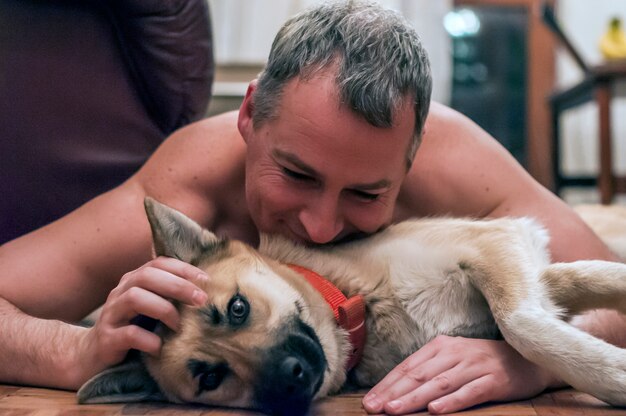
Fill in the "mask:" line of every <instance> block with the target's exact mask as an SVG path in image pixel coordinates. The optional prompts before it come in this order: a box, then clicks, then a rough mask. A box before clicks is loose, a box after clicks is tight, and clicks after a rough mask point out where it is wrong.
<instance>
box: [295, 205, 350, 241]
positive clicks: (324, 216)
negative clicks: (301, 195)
mask: <svg viewBox="0 0 626 416" xmlns="http://www.w3.org/2000/svg"><path fill="white" fill-rule="evenodd" d="M339 211H340V210H339V207H338V203H337V201H336V200H333V199H332V198H319V199H315V200H313V201H311V203H310V204H309V206H307V207H305V208H304V209H302V210H301V211H300V223H301V224H302V226H303V227H304V229H305V231H306V233H307V235H308V237H309V239H311V241H312V242H313V243H316V244H325V243H329V242H331V241H333V239H334V238H335V237H337V235H338V234H339V233H340V232H341V230H342V228H343V219H342V217H341V215H340V212H339Z"/></svg>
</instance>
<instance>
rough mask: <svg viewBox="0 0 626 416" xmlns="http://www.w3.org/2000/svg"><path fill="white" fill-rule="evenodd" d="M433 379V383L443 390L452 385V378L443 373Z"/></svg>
mask: <svg viewBox="0 0 626 416" xmlns="http://www.w3.org/2000/svg"><path fill="white" fill-rule="evenodd" d="M432 381H433V383H435V387H436V388H437V389H438V390H442V391H448V390H450V387H451V385H452V382H451V381H450V378H449V377H448V376H445V375H441V374H440V375H438V376H436V377H435V378H433V380H432Z"/></svg>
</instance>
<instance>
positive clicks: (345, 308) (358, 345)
mask: <svg viewBox="0 0 626 416" xmlns="http://www.w3.org/2000/svg"><path fill="white" fill-rule="evenodd" d="M288 266H289V267H290V268H291V269H292V270H294V271H296V272H298V273H300V274H301V275H302V276H304V278H305V279H306V280H307V281H308V282H309V283H310V284H311V286H313V287H314V288H315V289H317V291H318V292H320V293H321V294H322V296H323V297H324V299H325V300H326V302H327V303H328V305H329V306H330V307H331V309H332V310H333V313H334V314H335V320H336V321H337V324H338V325H339V326H340V327H342V328H343V329H345V330H346V331H348V335H349V337H350V344H352V351H351V354H350V357H349V358H348V362H347V363H346V370H348V371H350V370H352V369H353V368H354V367H355V366H356V365H357V363H358V362H359V360H360V359H361V356H362V355H363V346H364V345H365V336H366V331H365V301H364V300H363V296H361V295H356V296H353V297H351V298H350V299H347V298H346V296H345V295H344V294H343V293H342V292H341V291H340V290H339V289H337V287H336V286H335V285H333V284H332V283H330V282H329V281H328V280H326V279H324V278H323V277H322V276H320V275H319V274H317V273H315V272H314V271H312V270H309V269H307V268H304V267H302V266H297V265H295V264H289V265H288Z"/></svg>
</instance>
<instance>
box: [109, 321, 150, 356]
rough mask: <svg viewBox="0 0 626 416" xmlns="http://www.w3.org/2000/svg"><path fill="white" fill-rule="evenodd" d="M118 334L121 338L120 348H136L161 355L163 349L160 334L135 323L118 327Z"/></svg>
mask: <svg viewBox="0 0 626 416" xmlns="http://www.w3.org/2000/svg"><path fill="white" fill-rule="evenodd" d="M115 332H116V336H117V337H119V338H118V339H119V340H120V344H121V345H120V346H119V347H120V349H121V350H129V349H131V348H132V349H135V350H139V351H143V352H145V353H147V354H150V355H152V356H157V355H159V353H160V351H161V338H159V336H158V335H156V334H154V333H152V332H150V331H146V330H145V329H143V328H140V327H138V326H135V325H127V326H124V327H122V328H118V329H117V330H116V331H115Z"/></svg>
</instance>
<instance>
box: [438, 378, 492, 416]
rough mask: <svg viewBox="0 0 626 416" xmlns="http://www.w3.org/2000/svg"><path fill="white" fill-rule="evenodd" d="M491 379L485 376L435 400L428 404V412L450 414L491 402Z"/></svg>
mask: <svg viewBox="0 0 626 416" xmlns="http://www.w3.org/2000/svg"><path fill="white" fill-rule="evenodd" d="M492 379H493V377H492V376H491V375H486V376H483V377H481V378H478V379H476V380H473V381H471V382H469V383H467V384H465V385H464V386H462V387H461V388H459V389H458V390H456V391H454V392H452V393H450V394H448V395H446V396H444V397H441V398H439V399H436V400H434V401H432V402H430V403H429V404H428V411H429V412H430V413H433V414H442V413H452V412H456V411H459V410H462V409H467V408H468V407H472V406H476V405H477V404H480V403H484V402H486V401H489V400H492V399H493V398H492V397H489V396H490V394H491V392H492V390H493V388H492V387H493V380H492Z"/></svg>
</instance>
